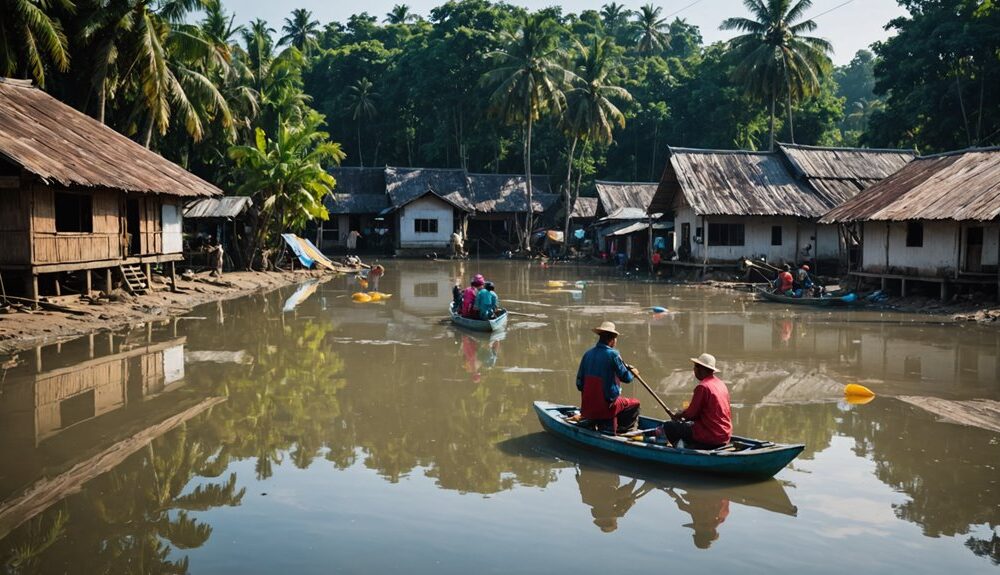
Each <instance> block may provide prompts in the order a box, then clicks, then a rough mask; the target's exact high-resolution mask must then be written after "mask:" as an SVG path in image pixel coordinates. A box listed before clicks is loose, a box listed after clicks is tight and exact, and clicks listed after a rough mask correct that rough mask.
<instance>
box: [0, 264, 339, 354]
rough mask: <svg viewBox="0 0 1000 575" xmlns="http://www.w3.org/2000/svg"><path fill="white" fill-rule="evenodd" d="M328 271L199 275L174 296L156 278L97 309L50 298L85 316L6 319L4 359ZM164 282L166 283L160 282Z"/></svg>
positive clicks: (15, 315) (0, 334)
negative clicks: (144, 290)
mask: <svg viewBox="0 0 1000 575" xmlns="http://www.w3.org/2000/svg"><path fill="white" fill-rule="evenodd" d="M334 276H335V274H334V273H332V272H328V271H307V270H298V271H285V272H232V273H227V274H225V275H224V276H223V277H222V278H221V279H220V280H216V279H214V278H210V277H209V276H208V275H207V274H199V275H197V276H195V279H191V280H185V279H181V278H178V282H177V287H178V291H177V292H176V293H175V292H171V291H170V290H169V288H168V286H167V285H165V284H164V283H162V278H154V280H153V288H154V289H153V291H152V293H148V294H146V295H140V296H126V297H124V298H123V299H122V300H121V301H107V300H105V299H102V300H101V303H100V304H97V305H95V304H92V303H89V302H88V301H87V300H83V299H81V298H80V297H78V296H63V297H60V298H47V300H48V301H50V302H51V303H56V304H58V305H60V306H63V307H66V308H69V309H72V310H77V311H79V312H82V314H81V315H77V314H71V313H65V312H61V311H50V310H44V309H42V310H36V311H32V312H30V313H29V312H24V311H11V312H9V313H0V354H10V353H14V352H18V351H23V350H26V349H31V348H33V347H36V346H38V345H44V344H47V343H54V342H57V341H60V340H66V339H71V338H75V337H79V336H83V335H87V334H89V333H93V332H98V331H114V330H118V329H121V328H124V327H127V326H129V325H134V324H137V323H143V322H147V321H151V320H162V319H165V318H169V317H173V316H177V315H181V314H184V313H187V312H188V311H190V310H191V309H192V308H194V307H195V306H198V305H201V304H204V303H211V302H214V301H220V300H227V299H232V298H237V297H241V296H245V295H249V294H252V293H255V292H260V291H270V290H273V289H277V288H280V287H284V286H288V285H292V284H296V283H300V282H302V281H305V280H307V279H309V278H320V277H325V278H331V277H334ZM157 279H160V282H159V283H158V282H157Z"/></svg>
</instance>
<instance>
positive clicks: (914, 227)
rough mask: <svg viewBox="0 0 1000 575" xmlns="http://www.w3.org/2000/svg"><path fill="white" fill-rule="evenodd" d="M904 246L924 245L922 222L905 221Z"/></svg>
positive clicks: (919, 246) (920, 246) (915, 246)
mask: <svg viewBox="0 0 1000 575" xmlns="http://www.w3.org/2000/svg"><path fill="white" fill-rule="evenodd" d="M906 247H908V248H922V247H924V224H923V222H906Z"/></svg>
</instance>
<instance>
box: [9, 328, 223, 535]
mask: <svg viewBox="0 0 1000 575" xmlns="http://www.w3.org/2000/svg"><path fill="white" fill-rule="evenodd" d="M184 348H185V338H183V337H172V338H169V339H167V340H166V341H159V342H154V341H153V338H152V331H151V330H150V331H147V332H146V333H145V337H142V338H141V339H140V340H139V341H133V340H132V338H131V337H122V336H115V335H112V334H101V335H95V336H90V337H89V338H82V339H79V340H75V341H73V342H69V343H61V344H53V345H49V346H44V347H39V348H37V349H36V350H35V352H34V361H21V362H20V363H18V364H16V365H13V366H12V367H8V368H7V369H6V370H5V371H4V373H3V387H2V393H0V459H2V460H4V461H8V462H17V465H4V466H0V538H2V537H3V536H4V535H5V534H6V533H8V532H10V530H12V529H14V528H16V527H17V526H18V525H20V524H21V523H23V522H24V521H26V520H28V519H30V518H31V517H33V516H34V515H36V514H38V513H41V512H42V511H44V510H45V509H46V508H47V507H49V506H50V505H52V504H54V503H56V502H58V501H60V500H61V499H62V498H64V497H65V496H67V495H69V494H70V493H73V492H75V491H76V490H78V489H79V488H80V487H81V486H82V485H83V484H84V483H86V482H87V481H89V480H91V479H93V478H94V477H97V476H98V475H100V474H101V473H104V472H106V471H108V470H109V469H112V468H114V466H116V465H117V464H119V463H120V462H121V461H123V460H124V459H125V458H127V457H128V456H129V455H131V454H132V453H135V452H136V451H137V450H139V449H141V448H142V447H143V446H144V445H146V444H148V443H149V441H151V440H152V439H154V438H156V437H158V436H160V435H162V434H163V433H166V432H167V431H169V430H170V429H172V428H173V427H176V426H177V425H179V424H180V423H182V422H183V421H186V420H188V419H190V418H191V417H194V416H195V415H197V414H198V413H200V412H201V411H204V409H207V407H209V406H210V405H214V403H218V402H219V401H221V399H220V398H211V399H209V400H206V399H205V398H203V397H202V398H197V397H185V398H179V397H175V396H176V395H177V394H175V393H169V392H171V391H173V390H174V389H177V388H179V387H181V386H182V383H183V381H184ZM98 351H104V352H105V354H104V355H99V353H98ZM29 353H30V352H29ZM81 359H83V361H81ZM9 363H10V362H9ZM160 397H163V398H164V400H159V399H158V398H160ZM70 430H72V432H70V433H67V432H69V431H70Z"/></svg>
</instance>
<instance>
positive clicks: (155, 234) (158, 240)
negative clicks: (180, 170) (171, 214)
mask: <svg viewBox="0 0 1000 575" xmlns="http://www.w3.org/2000/svg"><path fill="white" fill-rule="evenodd" d="M160 202H161V200H160V198H159V197H157V196H145V197H142V198H140V199H139V233H140V234H142V239H141V240H140V241H141V243H140V244H139V248H140V249H139V252H140V253H141V254H143V255H147V254H159V253H162V252H163V234H162V231H163V230H162V228H163V223H162V221H161V219H162V216H161V211H162V208H161V207H160Z"/></svg>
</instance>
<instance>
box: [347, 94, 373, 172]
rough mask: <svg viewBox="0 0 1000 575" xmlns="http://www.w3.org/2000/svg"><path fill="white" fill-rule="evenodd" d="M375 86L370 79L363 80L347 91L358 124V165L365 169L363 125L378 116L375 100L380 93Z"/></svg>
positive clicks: (353, 116)
mask: <svg viewBox="0 0 1000 575" xmlns="http://www.w3.org/2000/svg"><path fill="white" fill-rule="evenodd" d="M374 88H375V85H374V84H372V83H371V81H370V80H369V79H368V78H361V79H360V80H358V81H357V82H356V83H355V84H354V85H353V86H351V87H350V88H348V90H347V94H348V95H347V98H348V100H349V102H350V106H351V117H352V118H354V120H355V121H356V122H357V123H358V165H359V166H361V167H364V165H365V161H364V158H363V157H362V155H361V124H362V122H364V121H365V120H371V119H372V118H374V117H375V116H377V115H378V108H376V107H375V99H376V98H378V97H379V96H378V93H376V92H375V90H374Z"/></svg>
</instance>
